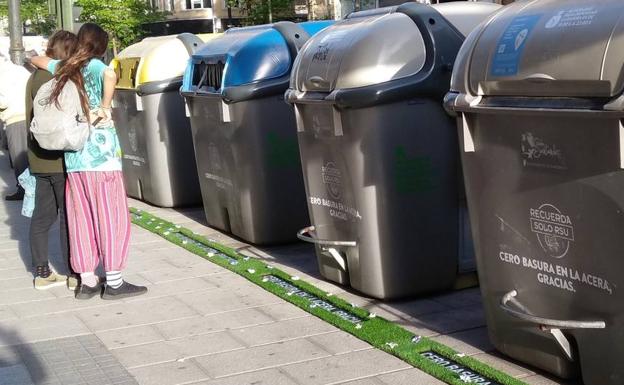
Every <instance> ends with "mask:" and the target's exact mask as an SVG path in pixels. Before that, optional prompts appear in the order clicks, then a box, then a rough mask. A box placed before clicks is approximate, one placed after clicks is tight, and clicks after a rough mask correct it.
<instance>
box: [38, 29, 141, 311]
mask: <svg viewBox="0 0 624 385" xmlns="http://www.w3.org/2000/svg"><path fill="white" fill-rule="evenodd" d="M107 47H108V33H106V31H104V30H103V29H102V28H101V27H99V26H98V25H96V24H93V23H86V24H84V25H83V26H82V27H81V28H80V30H79V31H78V48H77V50H76V52H75V53H74V55H73V56H71V57H70V58H69V59H67V60H63V61H59V60H51V59H50V58H47V57H44V56H38V57H34V58H32V60H31V61H32V63H33V64H34V65H35V66H37V67H39V68H44V69H47V70H48V71H50V72H51V73H53V74H54V77H55V79H56V80H57V83H56V85H55V88H54V89H53V90H52V94H51V96H50V103H55V102H57V101H58V97H59V95H60V94H61V91H62V90H63V87H64V86H65V84H66V83H67V82H69V81H71V82H74V84H76V86H77V87H78V90H79V94H80V104H81V106H82V111H83V112H84V113H85V115H86V116H90V117H91V119H90V120H91V121H92V122H95V121H97V120H99V121H100V123H99V124H97V126H96V127H95V129H93V131H92V132H91V134H90V136H89V138H88V139H87V142H86V144H85V146H84V147H83V148H82V150H79V151H75V152H66V153H65V167H66V169H67V185H66V190H65V199H66V211H67V223H68V229H69V241H70V250H71V253H70V254H71V265H72V268H73V269H74V271H76V272H77V273H80V280H81V283H80V286H79V287H78V290H77V291H76V298H78V299H89V298H92V297H94V296H95V295H98V294H100V293H102V299H107V300H109V299H118V298H126V297H131V296H136V295H141V294H144V293H145V292H147V288H146V287H144V286H136V285H133V284H131V283H128V282H126V281H124V280H123V279H122V276H121V271H122V270H123V269H124V268H125V267H126V263H127V260H128V251H129V250H128V249H129V245H130V226H131V222H130V214H129V212H128V202H127V198H126V189H125V186H124V182H123V174H122V171H121V148H120V145H119V138H118V137H117V133H116V131H115V126H114V124H113V121H112V119H111V103H112V100H113V94H114V92H115V85H116V83H117V76H116V74H115V72H114V71H113V70H112V69H110V68H108V67H107V66H106V64H104V63H103V62H102V61H101V60H100V58H101V57H103V56H104V54H105V53H106V49H107ZM96 119H97V120H96ZM99 263H102V265H103V267H104V271H105V272H106V285H105V287H104V290H103V292H102V287H101V285H100V282H99V281H98V278H97V277H96V275H95V269H96V268H97V266H98V265H99Z"/></svg>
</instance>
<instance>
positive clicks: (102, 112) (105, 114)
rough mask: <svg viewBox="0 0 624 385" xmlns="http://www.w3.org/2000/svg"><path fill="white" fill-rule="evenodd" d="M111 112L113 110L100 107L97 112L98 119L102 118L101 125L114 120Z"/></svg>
mask: <svg viewBox="0 0 624 385" xmlns="http://www.w3.org/2000/svg"><path fill="white" fill-rule="evenodd" d="M111 112H112V110H111V109H110V108H106V107H100V108H98V109H97V111H96V119H97V118H101V120H100V122H101V123H106V122H109V121H111V120H112V118H113V117H112V114H111Z"/></svg>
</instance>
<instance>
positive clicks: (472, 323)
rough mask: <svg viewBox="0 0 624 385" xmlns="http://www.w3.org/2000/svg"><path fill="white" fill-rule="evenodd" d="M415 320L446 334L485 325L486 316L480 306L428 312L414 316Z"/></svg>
mask: <svg viewBox="0 0 624 385" xmlns="http://www.w3.org/2000/svg"><path fill="white" fill-rule="evenodd" d="M414 320H415V321H417V322H419V323H421V324H422V325H424V326H425V327H427V328H430V329H432V330H434V331H437V332H439V333H444V334H448V333H453V332H458V331H462V330H469V329H475V328H478V327H483V326H485V316H484V314H483V309H482V308H481V307H480V306H474V307H467V308H457V309H451V310H449V311H445V312H440V313H432V314H426V315H422V316H417V317H414Z"/></svg>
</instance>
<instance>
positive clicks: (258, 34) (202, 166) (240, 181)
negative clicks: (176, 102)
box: [182, 22, 329, 244]
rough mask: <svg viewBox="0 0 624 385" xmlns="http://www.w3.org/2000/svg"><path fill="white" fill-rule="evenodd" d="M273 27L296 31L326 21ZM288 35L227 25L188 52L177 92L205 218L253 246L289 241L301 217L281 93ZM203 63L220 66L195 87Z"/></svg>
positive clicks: (293, 148) (288, 61) (293, 147)
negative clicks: (185, 113)
mask: <svg viewBox="0 0 624 385" xmlns="http://www.w3.org/2000/svg"><path fill="white" fill-rule="evenodd" d="M276 25H277V24H276ZM280 25H286V26H289V27H292V28H294V29H295V31H298V34H299V33H300V34H302V35H303V34H308V33H315V32H316V31H318V30H320V29H321V28H323V27H325V26H327V25H329V23H328V22H312V23H302V24H301V25H295V24H293V23H285V24H280ZM302 37H303V36H302ZM290 38H291V37H289V36H288V34H286V36H285V35H284V34H283V32H279V31H278V30H277V29H275V28H274V26H271V25H268V26H259V27H248V28H237V29H231V30H228V32H226V33H225V34H224V35H223V36H222V37H221V38H219V39H216V40H214V41H213V42H211V43H208V44H206V45H205V46H204V47H202V49H201V50H200V51H199V52H197V54H196V55H194V56H193V58H192V60H191V64H190V65H189V67H188V68H187V73H186V77H185V85H184V87H183V89H182V92H183V94H184V95H185V97H186V101H187V104H188V107H189V111H190V115H191V126H192V133H193V142H194V146H195V154H196V159H197V169H198V174H199V180H200V186H201V192H202V196H203V202H204V210H205V213H206V220H207V222H208V224H209V225H210V226H212V227H215V228H218V229H221V230H224V231H227V232H230V233H232V234H234V235H235V236H237V237H239V238H242V239H243V240H245V241H248V242H251V243H254V244H278V243H285V242H290V241H293V240H295V239H296V232H297V230H298V229H299V228H301V227H302V226H303V225H305V224H306V223H307V221H308V213H307V210H306V204H305V191H304V186H303V178H302V174H301V163H300V160H299V149H298V146H297V137H296V123H295V117H294V113H293V110H292V107H291V106H290V105H288V104H286V103H285V102H284V96H283V95H284V91H285V89H286V88H287V87H288V76H289V74H290V68H291V66H292V57H293V56H294V55H296V51H290V50H289V46H288V39H290ZM206 65H208V66H213V67H212V68H216V66H219V65H220V66H221V68H220V69H219V70H217V72H216V73H217V74H218V79H217V78H216V77H211V76H212V75H207V77H208V79H207V81H206V82H207V83H210V82H212V83H210V85H205V86H200V87H198V85H200V84H199V81H200V80H201V76H202V75H201V74H203V72H201V71H203V68H205V67H203V66H206ZM211 74H212V72H211ZM215 76H217V75H215ZM217 81H218V82H219V84H216V83H215V82H217Z"/></svg>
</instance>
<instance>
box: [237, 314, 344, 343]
mask: <svg viewBox="0 0 624 385" xmlns="http://www.w3.org/2000/svg"><path fill="white" fill-rule="evenodd" d="M336 330H338V329H336V328H335V327H334V326H332V325H330V324H328V323H327V322H325V321H322V320H321V319H319V318H316V317H303V318H295V319H291V320H286V321H278V322H273V323H270V324H266V325H259V326H253V327H248V328H240V329H236V330H233V331H232V334H233V335H234V336H235V337H236V338H238V339H240V340H242V341H244V343H245V344H246V345H247V346H256V345H264V344H270V343H275V342H280V341H287V340H292V339H297V338H304V337H307V336H313V335H318V334H324V333H330V332H334V331H336Z"/></svg>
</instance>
